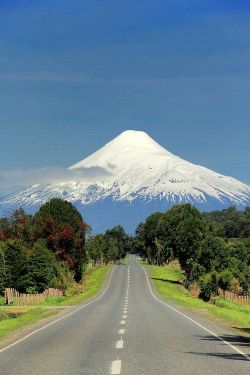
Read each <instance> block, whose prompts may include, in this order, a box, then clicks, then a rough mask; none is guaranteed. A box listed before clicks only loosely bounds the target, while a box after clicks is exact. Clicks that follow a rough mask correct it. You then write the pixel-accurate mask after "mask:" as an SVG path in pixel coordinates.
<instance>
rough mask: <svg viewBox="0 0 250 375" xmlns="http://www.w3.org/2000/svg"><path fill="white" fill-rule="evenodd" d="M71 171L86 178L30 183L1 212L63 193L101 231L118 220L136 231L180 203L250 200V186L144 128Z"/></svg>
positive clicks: (216, 205)
mask: <svg viewBox="0 0 250 375" xmlns="http://www.w3.org/2000/svg"><path fill="white" fill-rule="evenodd" d="M69 170H71V171H73V172H75V174H76V175H77V174H78V173H79V176H81V175H83V177H82V178H77V179H76V180H73V181H68V178H67V179H66V178H65V180H64V179H63V178H62V181H60V182H56V183H50V184H46V185H34V186H31V187H27V188H26V189H25V190H23V191H21V192H18V193H16V194H11V195H9V196H7V197H5V198H4V199H3V200H2V201H1V202H0V209H1V211H2V212H3V211H4V210H5V211H6V210H7V209H11V208H15V207H19V206H22V207H23V208H24V209H26V210H28V211H31V210H32V211H33V210H34V209H36V208H38V207H39V206H40V205H41V204H43V203H44V202H46V201H47V200H48V199H51V198H52V197H61V198H64V199H66V200H68V201H70V202H72V203H74V204H75V205H76V206H77V208H78V209H80V211H81V212H82V214H83V216H84V217H85V219H86V220H87V222H88V221H89V222H90V223H91V224H92V226H93V229H94V230H95V231H97V230H104V229H106V228H108V227H110V226H113V225H117V224H122V225H124V227H125V228H126V229H128V230H130V231H131V230H132V229H134V228H135V226H136V225H137V224H138V223H139V222H140V221H142V220H144V219H145V217H146V216H147V215H148V214H150V213H151V212H153V211H156V210H160V211H164V210H166V209H167V208H168V207H169V206H171V205H173V204H176V203H186V202H190V203H192V204H194V205H195V206H197V207H198V208H200V209H203V210H211V209H220V208H226V207H228V206H230V205H237V206H242V207H244V206H246V205H248V204H249V198H250V187H249V186H248V185H246V184H244V183H242V182H240V181H238V180H236V179H234V178H232V177H227V176H223V175H221V174H219V173H216V172H214V171H211V170H209V169H207V168H204V167H202V166H199V165H195V164H192V163H189V162H187V161H185V160H183V159H181V158H180V157H178V156H176V155H174V154H172V153H170V152H169V151H167V150H166V149H164V148H163V147H161V146H160V145H159V144H158V143H156V142H155V141H154V140H153V139H152V138H150V137H149V136H148V135H147V134H146V133H144V132H141V131H132V130H128V131H125V132H123V133H121V134H120V135H119V136H118V137H116V138H115V139H113V140H112V141H110V142H108V143H107V144H106V145H105V146H103V147H102V148H101V149H99V150H98V151H96V152H95V153H93V154H92V155H90V156H89V157H87V158H86V159H84V160H82V161H80V162H78V163H76V164H74V165H72V166H71V167H69ZM83 172H85V175H84V173H83ZM88 172H91V173H88Z"/></svg>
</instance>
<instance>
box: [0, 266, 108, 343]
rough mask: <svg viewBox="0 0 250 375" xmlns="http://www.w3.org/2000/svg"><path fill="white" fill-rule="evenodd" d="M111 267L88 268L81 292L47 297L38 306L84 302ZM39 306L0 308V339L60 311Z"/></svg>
mask: <svg viewBox="0 0 250 375" xmlns="http://www.w3.org/2000/svg"><path fill="white" fill-rule="evenodd" d="M111 267H112V266H110V265H109V266H104V267H100V268H97V267H95V268H92V269H89V270H88V271H87V274H86V277H85V279H84V283H83V285H84V291H83V293H81V294H78V295H75V296H71V297H49V298H48V299H47V300H46V301H45V302H43V303H42V304H40V305H39V306H53V305H58V306H60V305H62V308H63V305H74V304H77V303H81V302H84V301H85V300H87V299H89V298H91V297H93V296H94V295H95V294H97V293H98V292H99V291H100V289H101V287H102V286H103V284H104V281H105V278H106V276H107V273H108V271H109V270H110V269H111ZM0 304H1V300H0ZM39 306H38V307H36V308H34V307H33V308H29V307H25V308H16V309H15V307H11V308H10V309H7V308H5V309H1V308H0V339H1V338H3V337H5V336H6V335H7V334H9V333H11V332H14V331H16V330H18V329H20V328H23V327H25V326H27V325H30V324H33V323H35V322H37V321H38V320H40V319H42V318H46V317H48V316H50V315H53V314H56V313H57V312H59V311H61V309H57V310H48V309H46V308H44V307H39Z"/></svg>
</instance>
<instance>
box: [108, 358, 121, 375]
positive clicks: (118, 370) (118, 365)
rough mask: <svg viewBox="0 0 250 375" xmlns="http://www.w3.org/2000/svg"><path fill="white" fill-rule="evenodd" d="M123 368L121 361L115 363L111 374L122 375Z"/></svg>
mask: <svg viewBox="0 0 250 375" xmlns="http://www.w3.org/2000/svg"><path fill="white" fill-rule="evenodd" d="M121 366H122V362H121V360H120V359H117V360H116V361H113V362H112V365H111V374H112V375H119V374H120V373H121Z"/></svg>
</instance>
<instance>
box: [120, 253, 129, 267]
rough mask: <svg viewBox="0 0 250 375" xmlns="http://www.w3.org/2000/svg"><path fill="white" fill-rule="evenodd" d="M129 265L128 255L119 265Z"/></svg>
mask: <svg viewBox="0 0 250 375" xmlns="http://www.w3.org/2000/svg"><path fill="white" fill-rule="evenodd" d="M127 263H128V255H126V256H125V258H122V259H120V260H119V262H118V264H122V265H124V266H125V265H126V264H127Z"/></svg>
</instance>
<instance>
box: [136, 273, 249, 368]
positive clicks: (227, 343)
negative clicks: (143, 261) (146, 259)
mask: <svg viewBox="0 0 250 375" xmlns="http://www.w3.org/2000/svg"><path fill="white" fill-rule="evenodd" d="M141 267H142V268H143V270H144V272H145V275H146V278H147V282H148V286H149V290H150V292H151V294H152V296H153V298H154V299H155V300H156V301H158V302H159V303H161V304H162V305H165V306H167V307H168V308H169V309H171V310H173V311H175V312H176V313H177V314H179V315H181V316H183V317H184V318H186V319H188V320H190V321H191V322H192V323H194V324H196V325H197V326H198V327H200V328H202V329H203V330H204V331H206V332H208V333H210V335H212V336H214V337H215V338H217V340H219V341H221V342H223V343H224V344H226V345H228V346H229V347H230V348H231V349H232V350H234V351H235V352H237V353H238V354H240V355H242V356H243V357H244V358H246V359H247V360H248V361H250V357H249V356H248V355H247V354H246V353H244V352H243V351H242V350H240V349H238V348H237V347H236V346H234V345H232V344H230V342H228V341H226V340H223V338H222V337H220V336H219V335H217V334H216V333H214V332H213V331H210V329H208V328H206V327H204V326H203V325H202V324H200V323H198V322H196V321H195V320H194V319H192V318H190V317H189V316H188V315H186V314H183V313H182V312H181V311H178V310H177V309H175V308H174V307H172V306H170V305H169V304H168V303H166V302H163V301H162V300H160V299H159V298H158V297H157V296H156V295H155V294H154V292H153V290H152V287H151V285H150V282H149V277H148V274H147V271H146V270H145V268H144V267H143V266H141Z"/></svg>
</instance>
